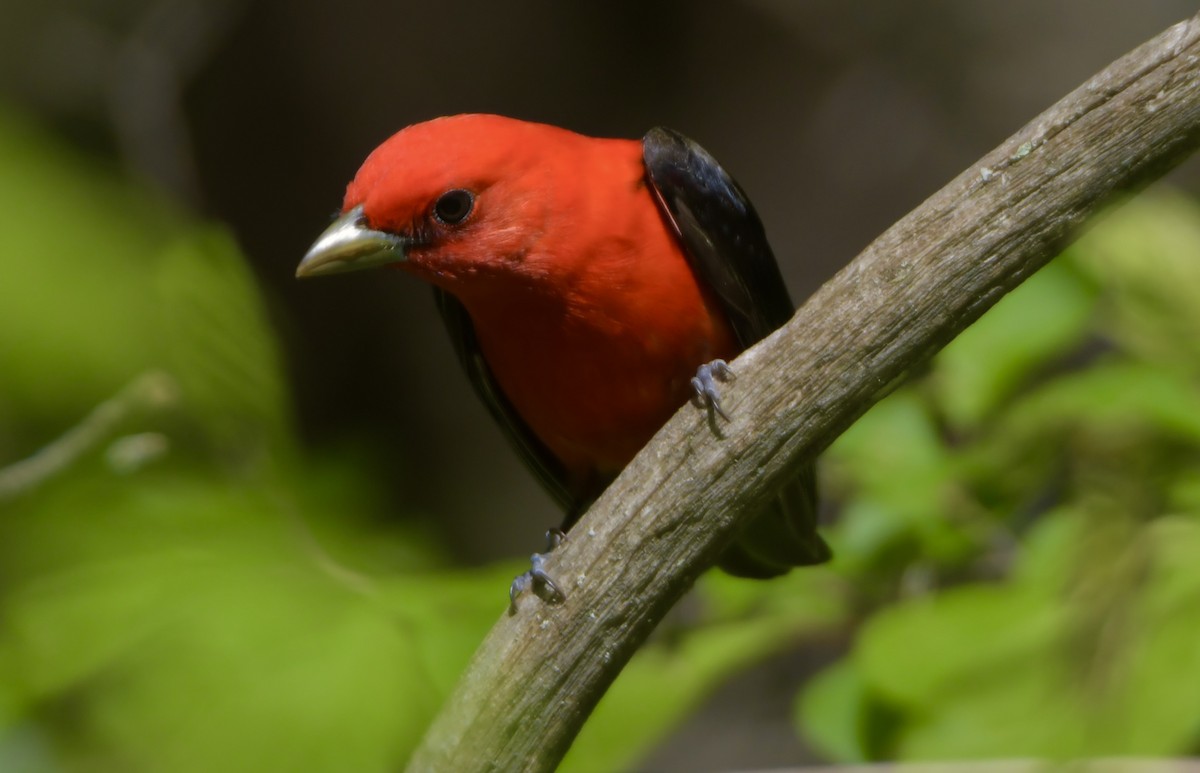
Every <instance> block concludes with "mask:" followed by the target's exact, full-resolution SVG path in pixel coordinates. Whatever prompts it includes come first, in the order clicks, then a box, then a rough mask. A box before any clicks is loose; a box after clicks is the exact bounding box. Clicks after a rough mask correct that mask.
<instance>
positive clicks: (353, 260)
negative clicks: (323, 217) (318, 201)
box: [296, 204, 410, 279]
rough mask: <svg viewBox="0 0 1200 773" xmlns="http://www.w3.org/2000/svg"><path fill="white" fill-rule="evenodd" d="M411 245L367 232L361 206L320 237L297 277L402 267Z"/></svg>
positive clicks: (383, 233)
mask: <svg viewBox="0 0 1200 773" xmlns="http://www.w3.org/2000/svg"><path fill="white" fill-rule="evenodd" d="M409 244H410V242H409V241H408V240H406V239H405V238H403V237H401V236H397V235H395V234H390V233H387V232H386V231H374V230H372V229H370V228H368V227H367V220H366V218H365V217H364V216H363V208H362V205H361V204H359V205H358V206H357V207H355V208H354V209H352V210H350V211H349V212H346V213H345V214H344V215H342V216H341V217H339V218H338V219H337V220H334V221H333V223H332V224H331V225H330V226H329V227H328V228H326V229H325V232H324V233H323V234H321V235H320V236H318V237H317V240H316V241H315V242H313V246H312V247H310V248H309V250H308V253H307V254H306V255H305V256H304V260H302V261H300V265H299V266H297V267H296V276H297V277H299V278H302V279H303V278H306V277H310V276H325V275H326V274H340V273H342V272H343V271H358V270H359V269H362V268H374V267H376V266H383V265H386V264H388V263H402V262H404V261H405V260H407V259H408V255H407V253H406V252H405V250H406V249H408V246H409Z"/></svg>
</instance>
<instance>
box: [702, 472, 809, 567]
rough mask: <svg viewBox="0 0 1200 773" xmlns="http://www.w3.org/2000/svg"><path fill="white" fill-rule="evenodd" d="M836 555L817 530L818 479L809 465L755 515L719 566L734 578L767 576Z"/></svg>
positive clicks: (723, 555)
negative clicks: (768, 504)
mask: <svg viewBox="0 0 1200 773" xmlns="http://www.w3.org/2000/svg"><path fill="white" fill-rule="evenodd" d="M832 555H833V553H832V551H830V549H829V546H828V545H827V544H825V540H823V539H821V535H820V534H818V533H817V481H816V475H815V472H814V469H813V468H812V467H808V468H807V469H805V470H804V471H803V472H802V473H801V474H800V475H799V476H797V478H796V479H795V480H793V481H792V482H791V483H789V484H788V485H787V486H785V487H784V489H783V491H781V492H780V494H779V496H778V497H777V498H776V499H775V501H773V502H772V503H771V506H770V507H768V508H767V509H766V510H764V511H763V512H762V513H760V514H758V515H757V516H755V517H754V519H753V520H752V521H751V522H750V523H749V525H747V526H746V528H745V529H744V530H743V531H742V533H741V534H739V535H738V538H737V541H736V542H734V544H733V545H731V546H730V547H729V548H727V549H726V551H725V552H724V553H723V554H722V555H721V560H720V561H719V562H718V563H717V566H719V567H721V569H723V570H725V571H726V572H728V573H729V574H732V575H733V576H734V577H749V578H755V579H765V578H768V577H777V576H778V575H781V574H785V573H787V571H788V570H789V569H791V568H792V567H794V566H811V565H813V564H823V563H825V562H826V561H828V560H829V559H830V558H831V557H832Z"/></svg>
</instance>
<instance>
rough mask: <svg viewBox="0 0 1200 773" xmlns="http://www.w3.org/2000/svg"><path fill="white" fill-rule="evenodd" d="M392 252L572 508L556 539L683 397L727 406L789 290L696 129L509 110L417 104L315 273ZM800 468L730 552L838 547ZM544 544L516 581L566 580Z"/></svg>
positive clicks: (540, 471)
mask: <svg viewBox="0 0 1200 773" xmlns="http://www.w3.org/2000/svg"><path fill="white" fill-rule="evenodd" d="M380 266H388V267H393V268H396V269H399V270H400V271H403V272H405V273H408V274H411V275H413V276H415V277H417V278H418V279H420V280H424V281H425V282H427V283H429V284H430V285H432V287H433V293H434V298H435V301H436V304H437V308H438V311H439V313H440V316H441V318H442V321H443V322H444V324H445V327H446V330H447V332H448V333H449V336H450V340H451V343H452V344H453V346H454V350H455V353H456V355H457V358H458V360H459V363H460V364H461V366H462V368H463V371H464V372H465V374H466V376H467V378H468V379H469V381H470V383H471V386H472V387H473V389H474V392H475V393H476V394H477V396H478V397H479V398H480V399H481V400H482V401H483V403H484V405H485V406H486V407H487V409H488V412H489V413H490V415H491V417H492V418H493V419H494V420H495V422H496V423H497V424H498V425H499V427H500V428H501V430H502V431H503V433H504V434H505V436H506V437H507V439H508V440H509V441H510V443H511V445H512V447H513V448H514V449H515V451H516V453H517V454H518V455H519V457H520V458H521V460H522V461H523V462H524V464H525V466H526V467H527V468H528V469H529V470H530V471H531V472H532V473H533V475H534V476H535V477H536V478H537V480H538V481H539V482H540V483H541V485H542V486H543V488H544V489H545V490H546V491H547V492H548V494H549V495H550V496H551V497H552V498H553V499H554V500H555V501H556V502H557V504H558V505H559V506H560V507H561V509H562V510H563V513H564V517H563V522H562V524H561V526H560V527H559V529H557V530H551V532H549V533H548V534H549V535H550V539H551V547H553V546H554V545H556V544H557V543H558V542H559V541H560V540H561V538H562V537H561V535H562V534H565V533H566V532H567V531H568V530H569V529H570V527H571V526H572V525H573V524H574V523H575V522H576V521H577V520H578V518H579V517H580V515H581V514H582V513H583V512H584V511H585V510H586V509H587V507H588V506H589V505H590V504H591V503H592V502H593V501H594V500H595V499H596V498H597V497H598V496H599V494H600V493H601V492H602V491H603V490H604V488H605V487H606V486H607V485H608V484H609V483H610V482H611V481H612V480H613V479H614V478H615V477H616V475H617V474H618V473H619V472H620V471H621V470H622V468H624V467H625V466H626V465H627V464H628V462H629V461H630V460H631V459H632V458H633V456H634V455H635V454H636V453H637V452H638V450H640V449H641V448H642V446H644V445H645V444H646V442H647V441H648V440H649V439H650V437H651V436H652V435H653V434H654V433H655V432H656V431H657V430H658V429H659V428H660V427H661V426H662V425H663V424H664V423H665V422H666V421H667V420H668V419H669V418H670V417H671V416H672V415H673V414H674V413H675V412H676V411H677V410H678V409H680V408H681V407H682V406H683V405H685V404H686V403H688V402H689V401H693V402H696V404H697V405H699V406H701V407H706V408H707V409H708V410H709V411H710V416H711V415H713V414H716V415H718V416H722V417H727V414H726V411H725V409H724V407H723V405H722V403H721V400H720V398H721V389H722V388H721V387H720V386H719V385H718V382H722V381H729V380H731V379H732V378H733V377H734V373H733V371H732V369H731V368H730V367H729V365H728V362H729V361H730V360H732V359H733V358H734V357H736V356H737V354H739V353H740V352H741V351H743V350H744V349H746V348H747V347H749V346H751V345H752V344H754V343H755V342H757V341H759V340H760V339H762V338H763V337H765V336H766V335H768V334H769V333H771V332H772V331H774V330H775V329H777V328H778V327H780V326H781V325H782V324H784V323H785V322H787V320H788V319H789V318H790V317H791V315H792V313H793V312H794V308H795V307H794V304H793V303H792V300H791V297H790V295H789V293H788V290H787V287H786V285H785V284H784V281H783V278H782V275H781V274H780V271H779V267H778V264H777V263H776V261H775V257H774V254H773V253H772V251H771V247H770V245H769V244H768V242H767V238H766V234H765V231H764V228H763V225H762V222H761V219H760V218H759V216H758V214H757V213H756V211H755V209H754V207H753V206H752V205H751V203H750V201H749V199H748V198H747V196H746V194H745V193H744V192H743V190H742V188H741V187H740V186H739V185H738V184H737V182H735V181H734V179H733V178H732V177H731V176H730V175H729V174H728V173H726V172H725V170H724V169H722V168H721V166H720V165H719V164H718V163H717V162H716V160H715V159H713V157H712V156H711V155H709V154H708V152H707V151H705V150H704V149H703V148H702V147H700V145H698V144H697V143H695V142H693V141H692V140H690V139H688V138H687V137H685V136H684V135H682V134H680V133H678V132H676V131H674V130H671V129H667V128H664V127H656V128H653V129H651V130H650V131H649V132H647V133H646V134H645V135H644V136H643V137H642V138H641V139H640V140H638V139H610V138H596V137H591V136H586V135H583V134H579V133H576V132H573V131H570V130H567V129H563V128H559V127H555V126H551V125H548V124H542V123H534V122H529V121H523V120H519V119H515V118H508V117H504V116H499V115H488V114H475V113H473V114H462V115H454V116H446V117H441V118H435V119H432V120H428V121H424V122H421V123H415V124H412V125H410V126H408V127H405V128H403V129H401V130H400V131H398V132H397V133H395V134H393V135H392V136H391V137H389V138H388V139H387V140H385V141H384V142H383V143H382V144H381V145H379V146H378V147H377V148H376V149H375V150H374V151H372V152H371V153H370V154H369V155H368V156H367V158H366V160H365V161H364V162H363V164H362V166H361V167H360V168H359V170H358V172H357V174H356V175H355V176H354V178H353V180H351V182H350V183H349V185H348V186H347V188H346V192H345V196H344V198H343V202H342V207H341V213H340V214H339V215H338V216H337V217H336V219H335V220H334V221H333V223H332V224H331V225H329V227H328V228H327V229H326V230H325V231H324V232H323V233H322V234H321V235H320V236H319V237H318V238H317V239H316V241H315V242H314V243H313V245H312V247H311V248H310V249H309V250H308V252H307V253H306V254H305V256H304V257H303V260H302V261H301V262H300V264H299V266H298V267H297V269H296V275H297V277H300V278H307V277H315V276H324V275H328V274H335V273H342V272H347V271H356V270H360V269H367V268H373V267H380ZM830 555H831V552H830V549H829V547H828V545H827V544H826V543H825V541H824V540H823V539H822V538H821V536H820V535H819V534H818V532H817V492H816V479H815V475H814V471H813V467H812V466H811V465H807V466H805V467H803V468H801V469H798V470H797V471H796V473H795V476H794V478H792V479H791V480H790V482H789V483H788V484H787V485H785V486H784V488H783V489H782V490H781V491H780V493H779V494H778V496H777V497H775V499H774V500H773V501H772V502H771V503H770V504H769V505H768V506H767V507H766V508H765V509H764V510H763V511H762V512H761V513H759V514H757V515H756V516H755V517H754V518H752V519H751V520H750V522H749V523H748V524H747V525H746V526H745V527H744V529H743V530H742V531H741V532H740V533H739V534H738V535H737V537H736V539H735V540H734V541H733V542H732V543H731V544H730V545H729V546H728V547H727V548H725V549H724V552H723V553H722V554H721V556H720V558H719V559H718V562H717V564H718V566H720V567H721V568H722V569H723V570H725V571H726V572H728V573H729V574H732V575H734V576H738V577H748V578H763V579H765V578H771V577H775V576H778V575H781V574H784V573H786V572H787V571H788V570H789V569H791V568H792V567H796V566H808V565H813V564H819V563H822V562H824V561H827V560H828V559H829V558H830ZM542 559H543V554H540V553H535V554H534V556H533V559H532V567H531V570H530V572H527V573H526V574H525V575H522V576H521V577H519V578H518V579H517V580H516V581H514V584H513V586H512V588H511V589H510V597H511V598H512V604H513V607H512V608H515V604H516V597H517V596H518V595H519V594H520V593H521V592H522V591H524V590H525V589H527V588H529V587H533V588H534V589H535V590H536V591H537V592H538V595H539V596H541V597H542V598H543V599H545V600H547V601H561V600H562V599H563V598H565V593H563V591H562V589H561V588H560V587H559V585H558V584H557V583H555V581H554V579H553V578H552V577H551V576H550V575H549V574H547V573H546V571H545V569H544V564H543V560H542Z"/></svg>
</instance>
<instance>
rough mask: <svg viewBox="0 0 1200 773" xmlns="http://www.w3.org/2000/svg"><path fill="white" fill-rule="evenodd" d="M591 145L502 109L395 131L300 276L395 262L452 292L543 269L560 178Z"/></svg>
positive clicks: (351, 190) (363, 173) (373, 155)
mask: <svg viewBox="0 0 1200 773" xmlns="http://www.w3.org/2000/svg"><path fill="white" fill-rule="evenodd" d="M589 142H592V141H591V140H589V139H588V138H586V137H583V136H582V135H578V134H574V133H572V132H569V131H566V130H563V129H558V128H555V127H552V126H546V125H542V124H534V123H527V122H524V121H518V120H515V119H511V118H503V117H501V116H495V115H457V116H451V117H447V118H438V119H435V120H432V121H427V122H425V123H419V124H415V125H413V126H409V127H408V128H406V129H403V130H401V131H400V132H398V133H396V134H394V135H393V136H392V137H391V138H389V139H388V140H387V141H385V142H384V143H383V144H382V145H380V146H379V147H378V148H376V149H375V151H374V152H372V153H371V155H370V156H369V157H368V158H367V160H366V161H365V162H364V163H363V165H362V168H361V169H359V171H358V174H357V175H356V176H355V178H354V180H353V181H352V182H351V183H350V185H349V187H348V188H347V190H346V198H345V201H344V202H343V205H342V214H341V216H339V217H338V218H337V219H336V220H335V221H334V222H333V224H332V225H330V226H329V228H328V229H327V230H326V231H325V232H324V233H323V234H322V235H321V236H320V237H319V238H318V239H317V241H316V242H315V243H314V244H313V246H312V248H311V249H310V250H309V251H308V254H307V255H305V257H304V260H303V261H301V263H300V265H299V267H298V268H297V269H296V275H297V276H299V277H309V276H321V275H325V274H333V273H340V272H344V271H355V270H358V269H363V268H371V267H374V266H381V265H387V264H395V265H398V266H400V267H401V268H404V269H406V270H408V271H410V272H412V273H415V274H418V275H420V276H422V277H423V278H425V279H427V280H428V281H431V282H433V283H434V284H438V285H440V286H442V287H443V288H445V289H452V290H458V291H461V290H463V289H464V285H465V286H469V285H471V284H472V283H473V281H474V280H476V279H479V278H481V277H482V278H485V279H486V278H487V277H489V276H497V275H504V276H514V275H518V276H519V275H520V274H521V273H522V272H533V271H537V270H538V269H537V267H536V261H527V260H526V258H527V257H528V255H529V253H530V252H531V250H534V248H535V244H536V242H537V240H538V238H539V237H540V235H541V234H542V233H544V232H545V231H546V229H547V227H548V226H549V223H550V221H551V220H553V219H554V218H555V217H556V216H557V214H556V213H558V212H560V211H561V208H562V207H563V203H562V202H561V201H560V200H559V197H558V196H557V194H558V193H559V191H557V190H556V188H558V187H561V186H559V185H556V184H555V180H562V179H571V178H572V175H570V174H568V175H567V176H566V177H565V178H564V177H563V174H562V173H563V171H564V169H563V168H562V167H564V166H568V167H569V166H570V164H571V159H572V158H576V157H578V153H579V151H580V150H581V149H582V148H585V147H586V145H587V143H589Z"/></svg>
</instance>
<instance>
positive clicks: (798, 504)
mask: <svg viewBox="0 0 1200 773" xmlns="http://www.w3.org/2000/svg"><path fill="white" fill-rule="evenodd" d="M642 157H643V159H644V160H645V163H646V176H647V178H648V180H649V182H650V186H651V188H652V189H653V191H654V193H655V195H656V196H657V198H658V201H659V204H660V205H661V207H662V209H663V212H664V214H666V216H667V218H668V219H669V220H670V222H671V223H672V225H674V227H675V231H676V233H677V234H678V235H679V239H680V241H682V242H683V246H684V253H685V254H686V255H687V258H688V262H689V263H690V265H691V267H692V270H693V271H695V272H696V276H697V278H699V279H700V281H701V282H703V283H704V284H706V285H708V286H709V287H710V288H712V290H713V292H715V293H716V295H717V298H718V299H720V301H721V305H722V308H723V309H724V311H725V314H726V315H727V317H728V319H729V324H730V326H731V327H732V328H733V332H734V335H736V336H737V339H738V343H739V344H741V347H742V348H743V349H744V348H746V347H748V346H750V345H751V344H754V343H756V342H758V341H759V340H761V339H762V338H764V337H765V336H767V335H768V334H769V333H771V332H772V331H774V330H775V329H776V328H778V327H780V326H781V325H783V324H784V323H785V322H787V321H788V320H789V319H791V317H792V312H794V311H795V306H794V305H793V304H792V299H791V297H790V296H789V295H788V291H787V285H785V284H784V282H783V277H782V276H781V275H780V273H779V266H778V264H777V263H776V262H775V255H774V253H772V252H771V246H770V245H769V244H768V243H767V236H766V233H765V231H764V230H763V226H762V221H761V220H759V217H758V213H757V212H755V211H754V207H753V206H752V205H751V204H750V200H749V199H748V198H746V194H745V193H743V192H742V189H741V187H740V186H739V185H738V184H737V182H735V181H734V179H733V178H732V177H730V176H729V175H728V174H727V173H726V172H725V170H724V169H722V168H721V165H720V164H718V163H717V162H716V160H715V159H714V158H713V157H712V156H710V155H709V154H708V152H707V151H705V150H704V148H702V147H700V146H699V145H697V144H696V143H695V142H692V141H691V140H689V139H688V138H687V137H684V136H683V135H682V134H679V133H678V132H675V131H672V130H671V129H665V128H662V127H658V128H655V129H651V130H650V131H649V132H648V133H647V134H646V136H645V137H644V138H643V139H642ZM816 512H817V485H816V476H815V474H814V471H813V468H812V467H811V466H809V467H806V468H804V469H803V470H799V471H798V472H797V474H796V478H795V479H794V480H793V481H792V482H791V483H789V484H788V485H787V486H786V487H785V488H784V490H783V491H782V492H781V493H780V495H779V498H778V499H777V500H775V502H773V503H772V504H771V506H770V507H768V508H767V509H766V510H765V511H763V512H762V513H761V514H760V515H758V516H756V517H755V518H754V519H753V520H752V521H751V523H750V524H749V525H748V526H747V527H746V529H745V530H744V531H743V532H742V534H741V535H740V536H739V538H738V540H737V542H736V543H734V544H733V545H732V546H731V547H730V548H728V549H727V550H726V552H725V553H724V555H722V557H721V561H720V565H721V567H722V568H723V569H725V570H726V571H728V572H729V573H731V574H734V575H738V576H742V577H771V576H774V575H777V574H782V573H783V572H786V571H787V570H788V568H789V567H791V566H803V565H807V564H816V563H821V562H823V561H827V560H828V559H829V557H830V551H829V547H828V546H827V545H826V544H825V542H824V541H823V540H822V539H821V537H820V536H819V535H818V534H817V532H816V526H817V515H816Z"/></svg>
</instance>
